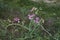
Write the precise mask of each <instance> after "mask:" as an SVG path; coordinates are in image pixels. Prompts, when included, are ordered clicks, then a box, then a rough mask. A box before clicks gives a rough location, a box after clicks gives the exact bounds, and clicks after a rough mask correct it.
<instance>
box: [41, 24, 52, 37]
mask: <svg viewBox="0 0 60 40" xmlns="http://www.w3.org/2000/svg"><path fill="white" fill-rule="evenodd" d="M41 28H42V29H43V30H44V31H45V32H46V33H48V34H49V36H52V34H51V33H49V32H48V31H47V30H46V29H45V28H44V27H43V26H42V25H41Z"/></svg>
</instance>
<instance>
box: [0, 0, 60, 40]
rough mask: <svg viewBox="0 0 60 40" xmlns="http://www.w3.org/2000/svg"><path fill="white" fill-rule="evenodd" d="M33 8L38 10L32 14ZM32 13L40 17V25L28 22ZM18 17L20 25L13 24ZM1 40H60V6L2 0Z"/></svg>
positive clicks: (0, 10)
mask: <svg viewBox="0 0 60 40" xmlns="http://www.w3.org/2000/svg"><path fill="white" fill-rule="evenodd" d="M32 7H36V8H37V9H36V10H33V11H32V12H31V11H30V10H31V9H32ZM31 13H35V14H36V16H38V17H40V23H39V24H36V23H34V22H33V20H32V21H30V20H28V18H27V15H28V14H31ZM16 16H17V17H19V18H20V19H21V20H20V23H14V22H13V18H14V17H16ZM49 33H50V34H51V35H52V36H50V34H49ZM0 39H1V40H60V6H59V5H55V6H47V5H46V4H45V3H43V2H42V3H37V2H33V1H31V0H0Z"/></svg>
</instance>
